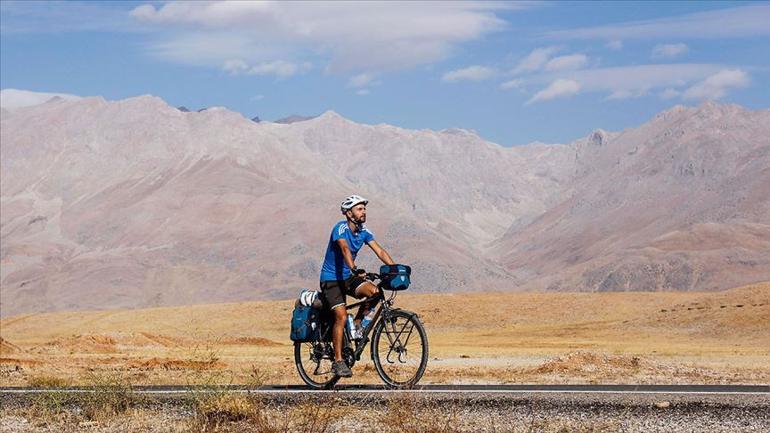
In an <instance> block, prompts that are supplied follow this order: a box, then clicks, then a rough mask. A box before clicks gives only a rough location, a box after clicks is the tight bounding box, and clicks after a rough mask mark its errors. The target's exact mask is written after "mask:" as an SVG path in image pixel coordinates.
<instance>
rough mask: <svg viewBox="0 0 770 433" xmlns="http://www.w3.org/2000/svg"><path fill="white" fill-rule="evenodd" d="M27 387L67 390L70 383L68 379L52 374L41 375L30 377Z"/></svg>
mask: <svg viewBox="0 0 770 433" xmlns="http://www.w3.org/2000/svg"><path fill="white" fill-rule="evenodd" d="M27 386H32V387H35V388H65V387H67V386H69V381H68V380H67V379H64V378H61V377H58V376H54V375H50V374H40V375H35V376H30V378H29V380H28V381H27Z"/></svg>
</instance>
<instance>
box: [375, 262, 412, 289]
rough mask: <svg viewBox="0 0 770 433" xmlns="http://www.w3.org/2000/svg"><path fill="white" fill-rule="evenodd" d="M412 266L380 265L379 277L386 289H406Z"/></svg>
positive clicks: (409, 281) (409, 282)
mask: <svg viewBox="0 0 770 433" xmlns="http://www.w3.org/2000/svg"><path fill="white" fill-rule="evenodd" d="M411 275H412V268H411V267H409V266H407V265H382V266H380V279H381V280H382V286H383V288H384V289H386V290H406V289H408V288H409V284H411V280H410V278H409V277H410V276H411Z"/></svg>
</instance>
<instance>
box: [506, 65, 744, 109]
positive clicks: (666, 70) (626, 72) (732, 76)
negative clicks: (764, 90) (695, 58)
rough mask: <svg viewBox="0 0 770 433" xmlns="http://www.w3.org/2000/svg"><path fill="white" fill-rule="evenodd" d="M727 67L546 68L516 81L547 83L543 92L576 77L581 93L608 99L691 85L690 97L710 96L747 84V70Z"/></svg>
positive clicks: (679, 88)
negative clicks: (595, 94)
mask: <svg viewBox="0 0 770 433" xmlns="http://www.w3.org/2000/svg"><path fill="white" fill-rule="evenodd" d="M724 70H725V67H724V66H723V65H713V64H698V63H691V64H688V63H684V64H648V65H635V66H623V67H614V68H597V69H581V70H575V71H559V72H552V73H547V72H543V73H538V74H534V75H529V76H526V77H521V78H520V80H521V82H520V83H517V85H518V86H519V87H524V86H526V87H531V86H539V87H541V88H542V87H546V86H547V87H546V88H545V89H544V90H543V91H541V93H543V92H545V90H549V88H550V87H551V86H553V83H555V82H556V81H558V80H562V81H574V82H576V83H579V85H580V89H579V90H580V93H604V94H605V95H606V96H605V98H604V99H605V100H614V99H627V98H636V97H641V96H645V95H648V94H650V93H654V92H665V89H671V91H669V92H665V94H666V96H667V97H670V96H671V95H672V93H673V92H674V91H676V92H681V93H682V95H683V94H684V92H685V89H688V87H690V88H692V90H688V91H689V95H690V97H691V98H692V99H697V98H699V97H709V96H695V95H706V94H707V95H710V97H715V96H718V95H720V94H723V92H725V91H727V90H729V89H731V88H738V87H741V86H745V85H748V77H747V76H745V77H744V76H743V75H742V74H745V73H743V72H742V71H740V73H736V72H735V71H733V72H731V73H729V74H727V73H722V74H720V72H721V71H724ZM741 77H744V78H745V79H742V78H741ZM559 89H562V90H563V89H568V87H567V86H565V84H564V83H562V84H561V87H556V88H554V89H551V90H559ZM720 92H722V93H720ZM549 95H550V93H549V92H545V93H543V94H542V95H540V96H539V97H538V98H537V99H535V98H532V100H531V101H532V102H537V101H540V100H545V99H544V98H545V97H546V96H549ZM536 96H537V95H536ZM675 96H679V95H675Z"/></svg>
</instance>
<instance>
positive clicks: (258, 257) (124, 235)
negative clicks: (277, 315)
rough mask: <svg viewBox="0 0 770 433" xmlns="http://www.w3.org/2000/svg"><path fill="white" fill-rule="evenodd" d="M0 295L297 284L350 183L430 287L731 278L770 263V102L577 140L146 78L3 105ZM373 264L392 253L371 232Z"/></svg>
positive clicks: (283, 289) (733, 281) (195, 293)
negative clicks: (292, 108) (170, 93)
mask: <svg viewBox="0 0 770 433" xmlns="http://www.w3.org/2000/svg"><path fill="white" fill-rule="evenodd" d="M0 129H1V135H0V138H1V139H2V153H1V154H0V161H1V162H2V166H1V173H0V176H1V180H2V196H1V197H0V205H2V213H1V215H0V236H1V237H2V245H1V246H0V260H1V261H2V262H1V264H2V266H1V267H0V282H1V284H2V291H1V292H0V303H1V304H2V311H0V312H1V313H2V315H3V316H5V317H7V316H9V315H15V314H21V313H26V312H38V311H55V310H75V309H99V308H120V307H130V308H136V307H150V306H162V305H178V304H195V303H211V302H225V301H242V300H250V299H270V298H285V297H289V296H291V295H293V294H294V293H296V291H297V290H298V289H299V288H300V287H314V286H316V285H317V278H318V269H319V266H320V260H321V258H322V255H323V250H324V248H325V244H326V239H327V236H328V234H329V233H328V231H329V229H330V228H331V226H332V225H333V224H334V222H336V221H337V220H338V219H339V218H340V215H339V213H338V210H337V203H338V202H339V201H340V200H341V198H343V197H344V196H346V195H348V194H350V193H352V192H356V193H359V194H363V195H365V196H368V197H369V198H370V199H371V204H370V207H369V220H370V222H369V224H368V225H369V226H370V228H371V229H373V231H374V233H375V235H376V237H377V239H378V240H379V241H380V243H382V244H383V245H384V246H385V247H386V248H388V249H389V250H390V251H391V253H392V255H393V256H394V258H395V259H396V260H397V261H400V262H404V263H409V264H411V265H412V266H413V268H414V269H415V275H414V289H415V290H419V291H434V292H435V291H439V292H455V291H487V290H522V289H534V290H544V289H549V290H564V291H572V290H587V291H594V290H600V291H614V290H641V291H650V290H718V289H725V288H728V287H732V286H735V285H740V284H745V283H750V282H754V281H762V280H766V279H768V278H770V220H769V219H768V215H770V139H768V137H770V111H768V110H764V111H748V110H745V109H743V108H741V107H738V106H733V105H720V104H715V103H705V104H703V105H701V106H699V107H696V108H684V107H675V108H673V109H671V110H669V111H666V112H664V113H661V114H660V115H658V116H656V117H655V118H654V119H652V120H651V121H650V122H649V123H647V124H645V125H642V126H641V127H639V128H635V129H629V130H626V131H622V132H617V133H608V132H604V131H601V130H597V131H595V132H594V133H593V134H591V135H590V136H589V137H586V138H584V139H581V140H578V141H576V142H574V143H571V144H567V145H542V144H533V145H528V146H519V147H514V148H504V147H501V146H498V145H496V144H494V143H490V142H487V141H484V140H483V139H482V138H480V137H479V136H478V135H476V134H474V133H472V132H469V131H466V130H459V129H449V130H442V131H430V130H420V131H414V130H406V129H402V128H397V127H393V126H390V125H362V124H357V123H355V122H352V121H350V120H347V119H345V118H343V117H341V116H339V115H338V114H336V113H334V112H327V113H325V114H323V115H321V116H319V117H317V118H313V119H310V120H305V121H300V122H295V123H291V124H280V123H270V122H261V123H255V122H252V121H251V120H249V119H247V118H245V117H243V116H241V115H240V114H238V113H234V112H231V111H228V110H226V109H223V108H211V109H208V110H206V111H203V112H182V111H180V110H178V109H176V108H174V107H171V106H169V105H167V104H166V103H165V102H164V101H162V100H160V99H158V98H155V97H150V96H143V97H137V98H130V99H126V100H122V101H114V102H108V101H105V100H104V99H101V98H83V99H79V100H64V99H60V98H57V99H54V100H51V101H49V102H47V103H44V104H40V105H35V106H30V107H23V108H16V109H14V110H5V109H4V110H3V111H2V125H1V128H0ZM361 264H362V265H363V266H364V267H367V268H369V269H372V268H374V267H376V265H377V264H376V263H375V261H374V260H373V257H372V254H371V253H367V252H363V253H362V256H361Z"/></svg>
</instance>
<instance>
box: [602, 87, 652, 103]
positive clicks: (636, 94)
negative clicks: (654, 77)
mask: <svg viewBox="0 0 770 433" xmlns="http://www.w3.org/2000/svg"><path fill="white" fill-rule="evenodd" d="M645 95H647V90H646V89H638V90H634V91H631V90H616V91H614V92H612V93H610V94H609V95H608V96H607V97H606V98H604V99H605V100H607V101H612V100H619V99H631V98H641V97H642V96H645Z"/></svg>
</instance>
